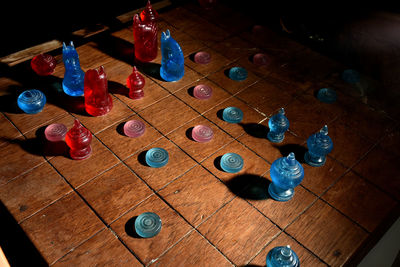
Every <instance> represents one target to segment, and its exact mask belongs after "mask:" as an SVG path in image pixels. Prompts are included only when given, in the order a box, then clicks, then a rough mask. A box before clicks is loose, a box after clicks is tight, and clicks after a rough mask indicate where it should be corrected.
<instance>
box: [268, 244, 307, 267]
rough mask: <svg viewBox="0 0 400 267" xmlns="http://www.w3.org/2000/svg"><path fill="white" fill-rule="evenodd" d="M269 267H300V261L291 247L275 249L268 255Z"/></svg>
mask: <svg viewBox="0 0 400 267" xmlns="http://www.w3.org/2000/svg"><path fill="white" fill-rule="evenodd" d="M266 262H267V267H299V266H300V260H299V257H298V256H297V254H296V253H295V252H294V251H293V250H292V249H291V248H290V246H289V245H288V246H284V247H283V246H282V247H275V248H273V249H271V250H270V251H269V252H268V254H267V259H266Z"/></svg>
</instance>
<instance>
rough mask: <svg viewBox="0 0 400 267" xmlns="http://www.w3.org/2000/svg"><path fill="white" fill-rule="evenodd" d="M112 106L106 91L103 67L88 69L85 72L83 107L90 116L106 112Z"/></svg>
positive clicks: (106, 84)
mask: <svg viewBox="0 0 400 267" xmlns="http://www.w3.org/2000/svg"><path fill="white" fill-rule="evenodd" d="M112 107H113V102H112V98H111V96H110V94H109V93H108V82H107V77H106V73H105V72H104V67H103V66H100V68H98V69H91V70H88V71H87V72H86V74H85V109H86V112H87V113H88V114H90V115H92V116H102V115H105V114H107V113H108V112H109V111H110V110H111V109H112Z"/></svg>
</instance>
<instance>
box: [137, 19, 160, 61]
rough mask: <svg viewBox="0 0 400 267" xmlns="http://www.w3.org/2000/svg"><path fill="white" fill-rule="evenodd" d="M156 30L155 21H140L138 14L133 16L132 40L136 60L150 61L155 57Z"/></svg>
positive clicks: (156, 48) (156, 50)
mask: <svg viewBox="0 0 400 267" xmlns="http://www.w3.org/2000/svg"><path fill="white" fill-rule="evenodd" d="M157 32H158V29H157V23H156V22H155V21H142V20H141V19H140V17H139V15H138V14H135V15H134V16H133V40H134V41H135V58H136V59H137V60H139V61H141V62H150V61H152V60H153V59H155V58H156V57H157V52H158V47H157Z"/></svg>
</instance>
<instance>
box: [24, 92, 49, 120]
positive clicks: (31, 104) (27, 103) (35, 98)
mask: <svg viewBox="0 0 400 267" xmlns="http://www.w3.org/2000/svg"><path fill="white" fill-rule="evenodd" d="M17 104H18V107H19V108H20V109H22V110H23V111H24V112H25V113H28V114H36V113H39V112H41V111H42V110H43V107H44V104H46V96H45V95H44V94H43V93H42V92H41V91H39V90H36V89H31V90H26V91H24V92H22V93H21V94H20V95H19V96H18V99H17Z"/></svg>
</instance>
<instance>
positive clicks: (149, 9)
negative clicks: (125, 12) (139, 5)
mask: <svg viewBox="0 0 400 267" xmlns="http://www.w3.org/2000/svg"><path fill="white" fill-rule="evenodd" d="M140 19H141V20H142V21H143V22H157V19H158V13H157V11H156V10H155V9H154V8H153V6H152V5H151V3H150V0H148V1H147V4H146V7H145V8H144V9H143V11H142V12H140Z"/></svg>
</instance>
